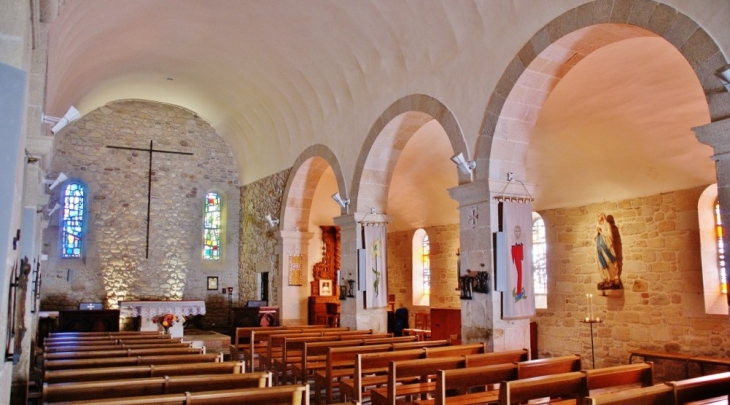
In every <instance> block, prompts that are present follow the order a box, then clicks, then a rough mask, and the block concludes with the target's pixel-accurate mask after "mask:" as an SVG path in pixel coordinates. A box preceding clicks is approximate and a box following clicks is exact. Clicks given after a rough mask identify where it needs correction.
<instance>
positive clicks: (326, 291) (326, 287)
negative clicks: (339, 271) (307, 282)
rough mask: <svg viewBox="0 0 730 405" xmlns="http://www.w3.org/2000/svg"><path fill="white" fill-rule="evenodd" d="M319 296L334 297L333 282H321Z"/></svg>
mask: <svg viewBox="0 0 730 405" xmlns="http://www.w3.org/2000/svg"><path fill="white" fill-rule="evenodd" d="M319 295H320V296H322V297H331V296H332V280H322V279H320V280H319Z"/></svg>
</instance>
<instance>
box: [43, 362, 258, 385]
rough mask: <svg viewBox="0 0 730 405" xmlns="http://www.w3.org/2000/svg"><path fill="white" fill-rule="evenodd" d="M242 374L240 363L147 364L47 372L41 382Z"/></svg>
mask: <svg viewBox="0 0 730 405" xmlns="http://www.w3.org/2000/svg"><path fill="white" fill-rule="evenodd" d="M243 372H244V365H243V362H241V361H226V362H215V363H181V364H163V365H154V364H149V365H142V366H123V367H102V368H92V369H88V368H82V369H73V370H47V371H45V373H44V374H43V382H44V383H48V384H57V383H64V382H82V381H102V380H118V379H121V378H148V377H158V376H164V375H168V376H173V375H196V374H240V373H243Z"/></svg>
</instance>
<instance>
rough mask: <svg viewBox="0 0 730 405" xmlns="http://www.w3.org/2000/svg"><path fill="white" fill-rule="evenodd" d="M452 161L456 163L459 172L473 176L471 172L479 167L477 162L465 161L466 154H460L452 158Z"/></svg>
mask: <svg viewBox="0 0 730 405" xmlns="http://www.w3.org/2000/svg"><path fill="white" fill-rule="evenodd" d="M451 161H453V162H454V163H456V166H457V167H459V170H460V171H461V172H462V173H464V174H471V172H472V171H473V170H474V169H475V168H476V167H477V162H475V161H473V160H466V159H464V154H463V153H461V152H459V154H458V155H454V156H452V157H451Z"/></svg>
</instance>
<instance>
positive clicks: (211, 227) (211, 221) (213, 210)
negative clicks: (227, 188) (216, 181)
mask: <svg viewBox="0 0 730 405" xmlns="http://www.w3.org/2000/svg"><path fill="white" fill-rule="evenodd" d="M203 241H204V244H203V260H220V258H221V196H220V195H219V194H218V193H208V194H207V195H206V196H205V212H204V224H203Z"/></svg>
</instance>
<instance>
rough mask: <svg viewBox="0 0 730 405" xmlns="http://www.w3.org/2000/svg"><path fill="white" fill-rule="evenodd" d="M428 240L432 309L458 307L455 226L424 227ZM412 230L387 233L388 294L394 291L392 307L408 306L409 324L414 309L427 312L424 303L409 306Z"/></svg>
mask: <svg viewBox="0 0 730 405" xmlns="http://www.w3.org/2000/svg"><path fill="white" fill-rule="evenodd" d="M424 230H425V231H426V233H428V238H429V241H430V243H431V255H430V259H431V297H430V306H431V307H432V308H460V307H461V302H460V300H459V291H457V287H458V284H459V283H458V278H457V269H456V267H457V264H456V263H457V256H456V251H457V249H458V247H459V225H458V224H453V225H441V226H433V227H427V228H424ZM414 232H415V230H412V231H399V232H390V233H388V294H395V306H396V308H402V307H404V308H408V315H409V318H410V320H409V323H410V325H413V322H414V314H415V313H416V312H428V309H427V308H426V307H424V306H414V305H413V298H412V297H413V287H412V285H413V251H412V246H413V234H414Z"/></svg>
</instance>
